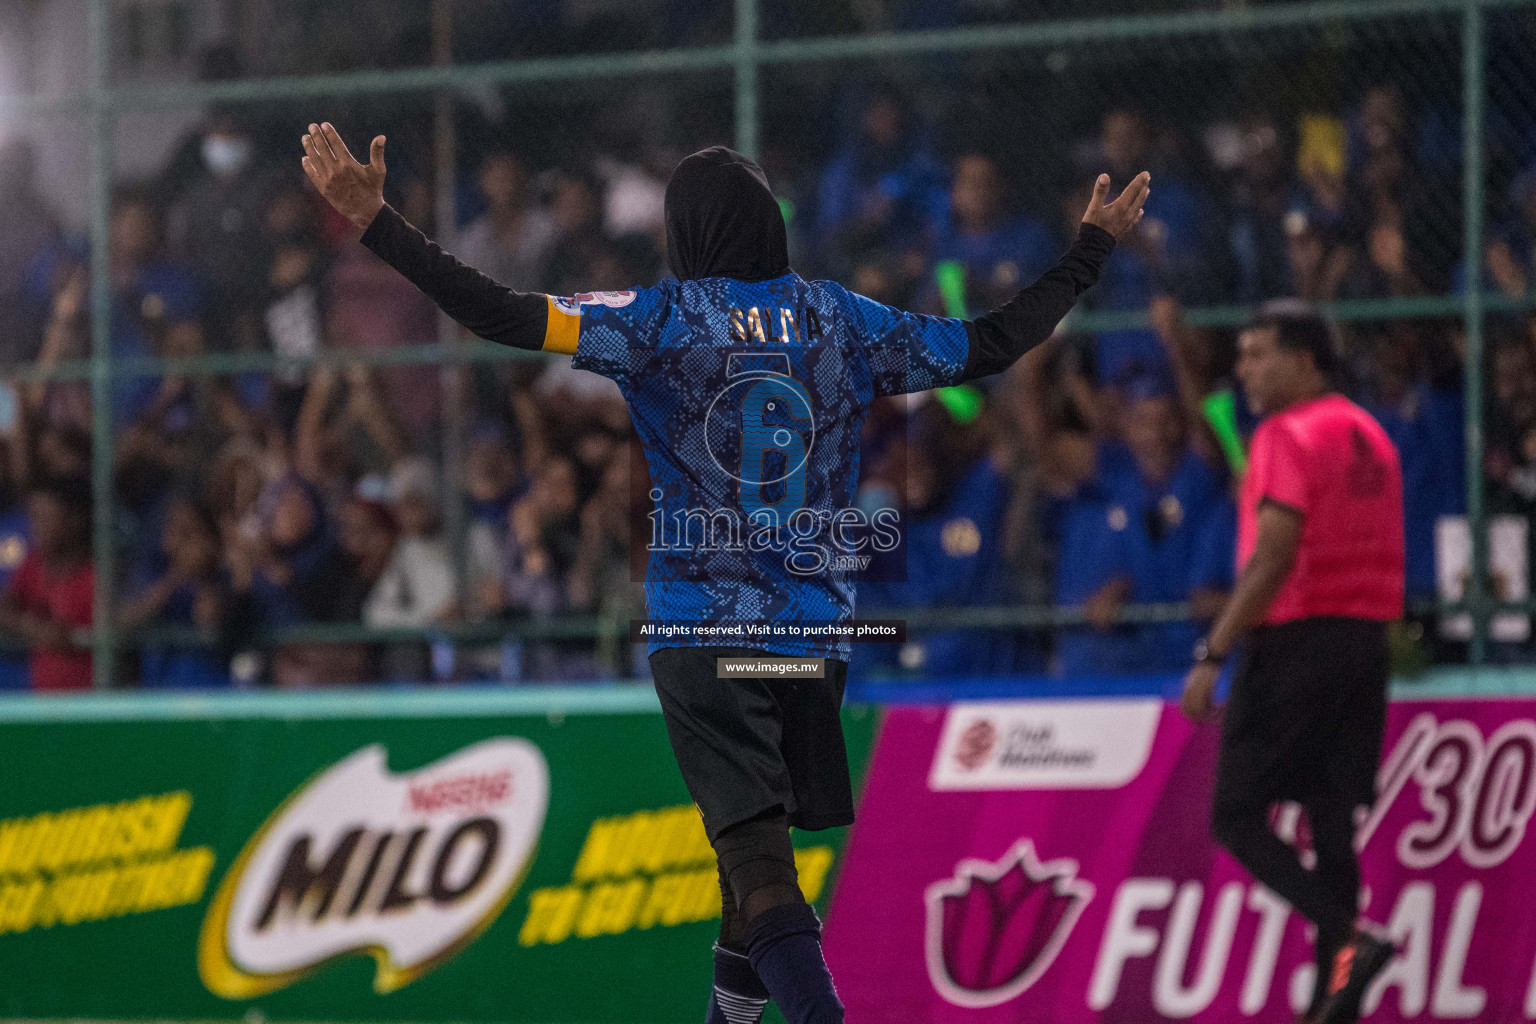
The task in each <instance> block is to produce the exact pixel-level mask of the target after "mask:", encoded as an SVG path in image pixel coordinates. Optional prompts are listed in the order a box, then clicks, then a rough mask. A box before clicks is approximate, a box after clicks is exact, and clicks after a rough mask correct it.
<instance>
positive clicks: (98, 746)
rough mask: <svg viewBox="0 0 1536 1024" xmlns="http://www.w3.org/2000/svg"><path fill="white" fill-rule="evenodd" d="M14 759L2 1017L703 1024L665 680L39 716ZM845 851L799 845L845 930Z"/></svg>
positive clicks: (151, 705)
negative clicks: (663, 710) (698, 1023)
mask: <svg viewBox="0 0 1536 1024" xmlns="http://www.w3.org/2000/svg"><path fill="white" fill-rule="evenodd" d="M875 717H876V716H875V714H874V712H873V710H872V709H869V708H863V707H851V708H849V709H847V710H846V711H845V712H844V724H845V729H846V732H847V735H848V741H849V753H850V761H851V763H852V764H853V765H855V773H856V774H861V773H862V769H863V766H864V765H865V764H867V762H868V759H869V750H870V747H871V744H872V742H873V736H874V731H875ZM0 750H3V751H4V754H5V756H4V761H3V765H4V767H3V768H0V771H3V773H4V774H3V778H4V783H5V785H4V786H3V787H0V964H4V965H5V973H6V979H5V983H4V985H3V986H0V1016H3V1017H28V1018H111V1019H132V1018H160V1019H209V1018H226V1019H230V1018H241V1017H247V1016H248V1015H250V1014H251V1013H252V1011H256V1012H257V1013H259V1014H261V1015H263V1016H265V1017H268V1018H272V1019H280V1020H328V1021H353V1020H356V1021H388V1020H403V1021H423V1022H425V1021H529V1022H555V1021H572V1022H574V1021H592V1022H600V1021H635V1022H638V1021H679V1020H693V1019H697V1018H698V1017H699V1016H700V1014H701V1012H702V1005H703V1000H704V998H705V995H706V993H707V991H708V977H709V973H708V972H709V946H710V941H711V939H712V937H713V936H714V934H715V930H716V928H717V927H718V916H719V908H720V901H719V889H718V885H717V883H716V880H715V874H714V870H713V867H712V860H711V855H710V850H709V846H708V843H707V841H706V840H705V838H704V835H703V829H702V825H701V824H700V822H699V818H698V813H697V811H696V810H695V809H694V808H693V806H692V805H691V804H690V803H689V802H688V795H687V792H686V790H685V789H684V788H683V785H682V781H681V779H680V777H679V776H678V773H677V770H676V768H675V767H674V765H673V763H672V759H671V752H670V749H669V747H668V744H667V737H666V731H665V728H664V727H663V724H662V720H661V716H660V713H659V709H658V707H657V705H656V701H655V697H654V694H652V693H651V692H650V690H649V688H648V687H618V688H613V689H608V690H603V691H596V690H594V691H587V692H584V693H583V692H579V691H546V692H527V691H522V692H504V691H489V692H474V691H470V692H438V693H430V692H428V693H408V692H400V693H382V694H366V695H361V694H341V693H338V694H305V695H293V696H289V695H272V694H250V695H240V694H230V695H219V696H210V697H174V696H137V695H133V696H103V697H95V696H90V697H81V698H65V699H55V700H45V699H39V698H18V699H16V700H13V701H8V702H0ZM843 832H844V830H842V829H835V830H828V831H825V832H815V833H803V832H796V833H795V843H796V848H797V849H796V854H797V861H798V864H799V867H800V871H801V878H802V884H803V885H804V887H805V888H806V890H807V894H808V895H811V896H813V898H814V902H816V903H817V905H818V908H819V909H821V910H822V912H823V913H825V908H826V903H827V900H828V898H829V896H830V893H831V888H832V882H833V880H834V878H835V876H836V874H837V871H838V869H839V867H840V859H841V855H842V850H843V845H844V839H845V837H844V835H843Z"/></svg>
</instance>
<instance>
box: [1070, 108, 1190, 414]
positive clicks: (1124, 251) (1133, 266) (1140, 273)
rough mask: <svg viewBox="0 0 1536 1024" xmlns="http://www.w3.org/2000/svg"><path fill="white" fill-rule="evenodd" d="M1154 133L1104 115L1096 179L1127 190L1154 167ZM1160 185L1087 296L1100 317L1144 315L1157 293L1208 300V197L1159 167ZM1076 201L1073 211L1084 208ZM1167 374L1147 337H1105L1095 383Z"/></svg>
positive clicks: (1139, 123)
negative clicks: (1105, 177)
mask: <svg viewBox="0 0 1536 1024" xmlns="http://www.w3.org/2000/svg"><path fill="white" fill-rule="evenodd" d="M1151 149H1152V147H1151V140H1150V130H1149V127H1148V125H1147V122H1146V118H1145V117H1144V116H1143V115H1142V114H1141V113H1140V112H1139V111H1137V110H1134V109H1132V108H1128V107H1119V108H1115V109H1112V110H1110V111H1109V112H1108V113H1106V114H1105V115H1104V119H1103V121H1102V122H1101V127H1100V132H1099V137H1098V140H1097V142H1096V144H1095V146H1094V147H1093V148H1092V150H1091V152H1090V154H1089V155H1088V158H1087V163H1088V165H1089V166H1088V168H1087V169H1090V170H1092V171H1093V172H1094V173H1098V172H1099V171H1104V170H1107V171H1108V172H1109V174H1110V176H1111V178H1112V179H1113V180H1114V181H1116V182H1125V181H1129V180H1131V178H1132V177H1134V176H1135V174H1136V173H1137V172H1138V171H1139V170H1140V169H1141V168H1143V167H1145V166H1147V165H1148V163H1153V161H1151V159H1150V156H1151ZM1152 180H1153V181H1154V182H1155V183H1156V185H1155V187H1154V188H1153V189H1152V193H1151V195H1149V196H1148V197H1147V205H1146V207H1145V211H1146V212H1145V216H1143V218H1142V222H1141V225H1140V227H1138V228H1137V229H1136V230H1135V231H1133V232H1131V233H1130V234H1129V235H1127V236H1126V237H1125V238H1124V239H1123V240H1122V242H1121V244H1120V245H1118V246H1116V247H1115V251H1114V252H1113V253H1111V254H1110V257H1109V259H1108V260H1107V261H1105V264H1104V272H1103V274H1102V276H1101V277H1100V278H1099V283H1098V285H1097V286H1095V287H1094V288H1093V290H1091V291H1090V292H1089V293H1088V301H1089V303H1090V304H1091V306H1092V308H1094V309H1101V310H1113V311H1128V310H1142V309H1145V308H1146V307H1147V304H1148V303H1149V302H1150V301H1151V300H1152V296H1153V295H1155V294H1159V293H1164V292H1167V293H1172V294H1176V295H1179V296H1180V297H1181V298H1184V299H1191V298H1194V299H1203V298H1209V297H1212V296H1210V295H1209V290H1210V286H1209V281H1210V275H1209V274H1208V273H1207V272H1206V268H1205V266H1204V264H1203V262H1202V260H1201V257H1200V253H1201V250H1202V248H1203V247H1204V246H1205V245H1206V243H1207V240H1206V237H1205V236H1206V234H1207V232H1208V231H1209V228H1210V217H1209V213H1208V210H1209V209H1210V203H1209V201H1208V200H1207V199H1206V197H1204V196H1202V195H1201V194H1200V192H1199V191H1198V190H1197V189H1196V188H1195V187H1194V185H1192V184H1191V183H1189V182H1188V181H1187V180H1186V179H1185V178H1184V177H1183V176H1182V175H1181V174H1180V173H1179V172H1178V171H1177V170H1176V169H1173V168H1169V167H1167V166H1158V165H1155V166H1154V167H1153V170H1152ZM1082 198H1083V196H1081V195H1080V194H1076V193H1074V194H1072V195H1070V196H1069V197H1068V198H1067V206H1068V207H1071V206H1072V204H1073V203H1076V202H1079V201H1081V200H1082ZM1138 365H1139V366H1142V367H1145V368H1151V369H1157V370H1161V369H1162V368H1163V367H1164V354H1163V351H1162V346H1161V345H1160V344H1159V343H1158V341H1157V337H1156V335H1155V334H1154V333H1153V332H1152V331H1151V330H1149V329H1145V328H1130V329H1125V330H1116V331H1104V332H1102V333H1101V334H1100V335H1099V336H1098V339H1097V344H1096V347H1095V377H1096V378H1097V380H1099V381H1100V382H1106V383H1107V382H1110V381H1115V380H1119V379H1121V378H1122V377H1123V376H1124V375H1125V374H1126V372H1127V371H1128V370H1129V369H1130V368H1131V367H1133V366H1138Z"/></svg>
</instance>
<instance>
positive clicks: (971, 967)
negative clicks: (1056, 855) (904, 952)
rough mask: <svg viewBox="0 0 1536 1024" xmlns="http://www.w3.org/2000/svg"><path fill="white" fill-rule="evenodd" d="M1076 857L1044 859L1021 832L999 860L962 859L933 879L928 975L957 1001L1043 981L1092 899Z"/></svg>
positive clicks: (983, 1000)
mask: <svg viewBox="0 0 1536 1024" xmlns="http://www.w3.org/2000/svg"><path fill="white" fill-rule="evenodd" d="M1077 870H1078V865H1077V861H1075V860H1071V859H1066V858H1063V859H1058V860H1053V861H1049V862H1047V863H1044V864H1042V863H1041V862H1040V859H1039V857H1037V856H1036V854H1035V844H1034V841H1033V840H1030V839H1021V840H1019V841H1018V842H1017V843H1015V844H1014V845H1013V847H1012V848H1011V849H1009V850H1008V852H1007V853H1005V854H1004V855H1003V856H1002V858H1001V859H1000V860H998V861H997V862H996V863H989V862H988V861H984V860H975V859H966V860H963V861H961V862H960V863H959V864H957V865H956V866H955V874H954V877H953V878H946V879H944V880H943V881H941V882H935V883H933V884H932V885H930V886H929V887H928V889H927V891H926V893H925V894H924V899H925V901H926V903H927V907H928V915H927V929H926V935H925V941H924V952H925V954H926V957H927V961H928V977H929V978H930V979H931V980H932V982H933V987H934V988H936V989H937V990H938V991H939V994H940V995H942V996H943V997H944V998H945V999H946V1000H948V1001H949V1002H951V1003H954V1004H955V1005H957V1006H967V1007H981V1006H996V1005H997V1004H999V1003H1006V1002H1007V1001H1008V1000H1010V999H1014V998H1016V997H1017V996H1019V995H1020V994H1022V993H1023V992H1024V991H1025V990H1026V989H1028V988H1029V987H1030V986H1031V985H1033V984H1034V983H1035V982H1036V981H1038V980H1040V978H1041V976H1042V975H1044V974H1045V972H1046V970H1047V969H1048V968H1049V967H1050V966H1051V964H1052V962H1053V961H1055V959H1056V955H1057V954H1058V953H1060V952H1061V948H1062V946H1064V945H1066V941H1067V937H1068V936H1069V935H1071V934H1072V928H1073V926H1074V925H1076V924H1077V919H1078V918H1079V917H1081V916H1082V913H1083V910H1084V909H1085V908H1086V907H1087V906H1088V903H1089V901H1090V900H1092V899H1093V893H1094V888H1093V883H1092V882H1088V881H1085V880H1083V879H1081V878H1078V877H1077Z"/></svg>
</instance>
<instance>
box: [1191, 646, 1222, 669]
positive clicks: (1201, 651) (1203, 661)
mask: <svg viewBox="0 0 1536 1024" xmlns="http://www.w3.org/2000/svg"><path fill="white" fill-rule="evenodd" d="M1194 655H1195V664H1196V665H1215V666H1216V667H1217V668H1220V667H1221V666H1222V665H1224V664H1226V661H1227V656H1226V655H1225V654H1217V653H1216V652H1215V651H1213V650H1211V645H1210V644H1209V643H1207V642H1206V641H1204V640H1199V641H1197V642H1196V643H1195V652H1194Z"/></svg>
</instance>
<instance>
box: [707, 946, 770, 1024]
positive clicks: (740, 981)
mask: <svg viewBox="0 0 1536 1024" xmlns="http://www.w3.org/2000/svg"><path fill="white" fill-rule="evenodd" d="M767 1003H768V989H767V988H766V987H765V986H764V985H763V983H762V982H761V981H759V980H758V978H757V972H756V971H754V970H752V962H751V961H750V960H748V959H747V954H745V953H738V952H736V951H734V950H730V949H725V948H724V947H722V946H719V945H716V946H715V985H714V988H713V989H711V990H710V993H709V1009H708V1011H707V1012H706V1013H705V1016H704V1022H705V1024H758V1022H759V1021H761V1020H762V1019H763V1007H764V1006H766V1005H767Z"/></svg>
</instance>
